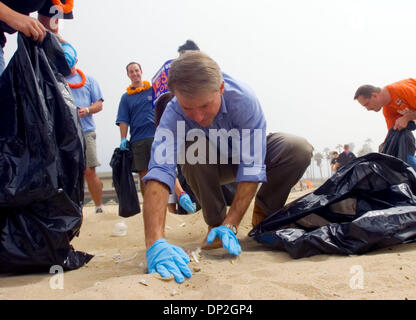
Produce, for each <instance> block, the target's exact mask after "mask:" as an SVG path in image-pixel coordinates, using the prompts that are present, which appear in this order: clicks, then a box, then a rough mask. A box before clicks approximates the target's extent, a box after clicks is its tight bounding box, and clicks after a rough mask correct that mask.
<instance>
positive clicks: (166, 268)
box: [146, 239, 192, 283]
mask: <svg viewBox="0 0 416 320" xmlns="http://www.w3.org/2000/svg"><path fill="white" fill-rule="evenodd" d="M146 259H147V268H148V270H149V273H156V272H158V273H159V274H160V275H161V276H162V278H170V276H171V275H172V274H173V276H174V277H175V280H176V282H179V283H182V282H184V281H185V278H184V275H185V277H187V278H189V277H190V276H192V272H191V270H190V269H189V267H188V266H187V264H188V263H189V262H190V261H191V259H189V256H188V255H187V254H186V252H185V251H184V250H183V249H182V248H181V247H178V246H174V245H172V244H169V243H167V242H166V239H159V240H157V241H155V243H154V244H153V245H152V246H151V247H150V248H149V249H147V251H146Z"/></svg>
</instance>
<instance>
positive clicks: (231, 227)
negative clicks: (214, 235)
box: [223, 223, 238, 234]
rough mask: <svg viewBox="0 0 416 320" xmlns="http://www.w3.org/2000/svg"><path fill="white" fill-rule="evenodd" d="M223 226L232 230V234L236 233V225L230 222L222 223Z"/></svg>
mask: <svg viewBox="0 0 416 320" xmlns="http://www.w3.org/2000/svg"><path fill="white" fill-rule="evenodd" d="M223 226H226V227H227V228H229V229H230V230H231V231H232V232H234V234H237V232H238V230H237V227H236V226H234V225H232V224H229V223H224V224H223Z"/></svg>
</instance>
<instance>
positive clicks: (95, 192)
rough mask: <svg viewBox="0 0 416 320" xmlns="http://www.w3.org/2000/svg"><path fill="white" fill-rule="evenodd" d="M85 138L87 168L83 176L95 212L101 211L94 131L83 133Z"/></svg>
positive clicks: (100, 185) (101, 188)
mask: <svg viewBox="0 0 416 320" xmlns="http://www.w3.org/2000/svg"><path fill="white" fill-rule="evenodd" d="M84 138H85V157H86V165H87V169H86V170H85V173H84V177H85V180H86V181H87V185H88V191H89V192H90V195H91V199H92V200H93V201H94V204H95V212H96V213H101V212H103V209H102V201H103V183H102V182H101V180H100V178H98V176H97V174H96V172H95V168H96V167H98V166H100V162H99V161H98V159H97V144H96V134H95V132H93V131H92V132H87V133H85V134H84Z"/></svg>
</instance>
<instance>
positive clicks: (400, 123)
mask: <svg viewBox="0 0 416 320" xmlns="http://www.w3.org/2000/svg"><path fill="white" fill-rule="evenodd" d="M408 123H409V119H408V118H407V116H406V115H404V116H402V117H400V118H398V119H397V120H396V123H395V124H394V127H393V129H394V130H402V129H405V128H407V124H408Z"/></svg>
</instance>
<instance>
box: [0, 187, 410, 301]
mask: <svg viewBox="0 0 416 320" xmlns="http://www.w3.org/2000/svg"><path fill="white" fill-rule="evenodd" d="M303 194H305V192H300V191H298V192H292V193H291V195H290V198H289V201H291V200H293V199H296V198H297V197H299V196H301V195H303ZM251 212H252V207H250V208H249V211H248V212H247V214H246V216H245V218H244V220H243V222H242V224H241V226H240V229H239V235H238V237H239V239H240V243H241V246H242V248H243V252H242V254H241V255H240V256H239V257H238V258H235V257H233V256H231V255H230V254H228V253H226V252H225V250H224V249H216V250H210V251H202V252H201V253H200V254H199V256H196V258H197V259H198V262H196V261H192V262H191V263H190V264H189V265H190V268H191V270H193V273H194V274H193V276H192V277H191V278H190V279H187V280H185V282H184V283H183V284H177V283H176V282H175V281H174V280H171V281H163V280H161V279H159V278H158V277H157V276H155V275H149V274H146V273H145V272H146V259H145V246H144V229H143V218H142V215H141V214H139V215H136V216H134V217H131V218H128V219H123V218H121V217H119V216H118V206H117V205H106V206H105V213H104V214H95V212H94V208H93V207H85V208H84V222H83V225H82V228H81V233H80V236H79V237H78V238H75V239H74V240H73V241H72V245H73V246H74V248H75V249H76V250H79V251H84V252H88V253H91V254H94V255H95V257H94V258H93V259H92V260H91V261H90V262H89V263H88V264H87V265H86V266H84V267H83V268H80V269H78V270H75V271H71V272H66V273H65V274H64V278H63V280H64V281H63V289H52V288H51V285H50V283H51V282H52V283H53V281H54V280H53V275H52V274H32V275H21V276H5V275H0V300H7V299H48V300H49V299H52V300H54V299H59V300H60V299H74V300H78V299H131V300H133V299H155V300H159V299H162V300H163V299H172V300H175V299H191V300H192V299H210V300H211V299H212V300H217V299H218V300H231V299H236V300H248V299H260V300H263V299H294V300H296V299H319V300H320V299H363V300H367V299H398V300H404V299H409V300H410V299H416V244H406V245H399V246H394V247H391V248H385V249H382V250H378V251H375V252H371V253H369V254H366V255H362V256H328V255H320V256H315V257H311V258H305V259H299V260H294V259H292V258H290V256H289V255H288V254H287V253H285V252H277V251H272V250H270V249H267V248H265V247H263V246H262V245H260V244H258V243H257V242H255V241H254V240H252V239H251V238H249V237H248V236H247V234H248V232H249V231H250V230H251ZM122 220H124V221H125V222H126V224H127V226H128V229H127V235H126V236H123V237H117V236H113V235H112V231H113V226H114V225H115V223H117V222H119V221H122ZM166 225H167V228H166V238H167V239H168V241H169V242H171V243H173V244H176V245H181V246H183V247H184V248H185V250H188V251H189V252H191V251H195V250H197V249H198V248H199V247H200V246H201V241H202V239H203V238H204V236H205V234H206V231H207V227H206V225H205V223H204V221H203V218H202V212H198V213H196V214H192V215H175V214H171V213H168V216H167V223H166ZM194 260H195V259H194ZM357 277H360V278H357ZM357 279H358V280H357ZM51 280H52V281H51ZM52 287H53V286H52Z"/></svg>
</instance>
